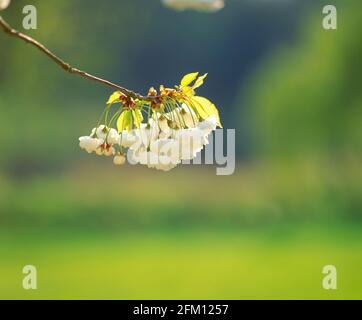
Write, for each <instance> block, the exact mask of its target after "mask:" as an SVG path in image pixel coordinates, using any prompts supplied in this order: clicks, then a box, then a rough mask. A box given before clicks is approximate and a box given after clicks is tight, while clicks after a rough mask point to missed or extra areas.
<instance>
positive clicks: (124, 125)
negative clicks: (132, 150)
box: [117, 110, 132, 133]
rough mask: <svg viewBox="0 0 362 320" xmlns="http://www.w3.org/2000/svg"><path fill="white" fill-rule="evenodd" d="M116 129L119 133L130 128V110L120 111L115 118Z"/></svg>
mask: <svg viewBox="0 0 362 320" xmlns="http://www.w3.org/2000/svg"><path fill="white" fill-rule="evenodd" d="M117 129H118V132H119V133H121V132H122V131H123V130H125V129H126V130H127V131H131V130H132V113H131V110H125V111H123V112H122V113H121V115H120V116H119V118H118V120H117Z"/></svg>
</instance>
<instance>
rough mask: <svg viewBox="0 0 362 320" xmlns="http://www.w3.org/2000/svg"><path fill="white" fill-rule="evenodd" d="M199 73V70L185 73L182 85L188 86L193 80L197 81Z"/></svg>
mask: <svg viewBox="0 0 362 320" xmlns="http://www.w3.org/2000/svg"><path fill="white" fill-rule="evenodd" d="M198 75H199V73H198V72H193V73H189V74H187V75H185V76H184V77H183V78H182V80H181V86H182V87H187V86H188V85H189V84H190V83H191V82H193V81H195V79H196V78H197V76H198Z"/></svg>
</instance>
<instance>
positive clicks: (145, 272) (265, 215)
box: [0, 157, 362, 299]
mask: <svg viewBox="0 0 362 320" xmlns="http://www.w3.org/2000/svg"><path fill="white" fill-rule="evenodd" d="M93 159H94V158H93ZM103 162H104V161H102V160H100V159H94V160H92V158H89V157H88V158H87V161H86V162H85V163H84V162H79V163H78V164H77V165H75V166H74V167H73V168H70V169H69V170H68V171H65V172H62V174H55V173H54V174H53V175H52V176H50V175H47V176H44V175H39V176H36V175H35V176H33V177H32V178H31V179H29V178H27V179H24V180H22V179H13V178H10V177H9V176H5V175H3V176H2V178H1V182H2V183H1V188H0V190H1V192H0V194H1V197H0V199H1V201H0V208H1V211H0V212H1V215H0V219H1V235H0V243H1V245H0V256H1V264H0V275H1V277H0V279H1V281H0V298H20V299H31V298H45V299H51V298H54V299H63V298H68V299H77V298H82V299H85V298H89V299H181V298H185V299H186V298H187V299H242V298H248V299H253V298H261V299H264V298H271V299H280V298H285V299H301V298H308V299H361V298H362V290H361V287H362V278H361V275H360V273H359V272H360V270H361V268H362V255H361V247H362V233H361V231H362V223H361V220H360V214H359V212H360V211H359V209H358V208H360V202H361V199H362V198H361V197H360V192H361V185H362V184H361V183H360V182H361V177H360V174H358V170H356V167H355V166H356V165H358V162H356V163H354V162H353V161H350V162H349V163H348V165H347V164H346V163H344V164H343V165H341V168H344V169H343V171H338V170H334V169H335V165H336V164H335V163H334V162H332V163H330V162H328V161H324V162H322V161H321V163H320V164H319V165H317V163H318V162H317V161H315V159H314V160H313V161H309V162H308V161H304V162H303V163H302V164H300V165H299V166H298V167H296V165H295V164H294V165H293V166H291V165H289V166H286V165H285V166H280V168H278V167H277V166H275V165H274V167H273V170H271V168H270V167H269V166H268V165H267V164H262V163H259V164H258V165H256V164H255V163H254V164H253V165H247V164H245V163H244V164H238V166H237V172H236V174H235V175H233V176H229V177H222V176H216V175H215V171H214V170H215V168H213V167H208V166H203V167H193V166H185V167H180V168H177V169H176V170H174V171H172V172H170V173H168V174H164V173H160V172H156V171H152V170H144V169H143V168H140V167H138V166H137V167H133V166H126V167H122V168H115V167H113V166H112V165H108V164H107V163H103ZM291 177H293V178H291ZM26 264H33V265H35V266H36V267H37V268H38V272H39V275H38V285H39V289H38V290H36V291H25V290H24V289H22V287H21V281H22V277H23V275H22V273H21V270H22V267H23V266H24V265H26ZM327 264H333V265H336V267H337V270H338V280H339V282H338V290H336V291H326V290H324V289H322V287H321V281H322V277H323V275H322V268H323V266H324V265H327Z"/></svg>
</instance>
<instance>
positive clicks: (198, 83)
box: [192, 73, 207, 89]
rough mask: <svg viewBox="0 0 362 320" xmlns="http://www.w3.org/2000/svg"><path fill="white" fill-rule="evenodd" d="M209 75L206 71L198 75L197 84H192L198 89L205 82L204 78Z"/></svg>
mask: <svg viewBox="0 0 362 320" xmlns="http://www.w3.org/2000/svg"><path fill="white" fill-rule="evenodd" d="M206 77H207V73H205V74H204V75H203V76H201V77H198V78H197V80H196V82H195V84H194V85H193V86H192V88H193V89H197V88H198V87H201V86H202V85H203V84H204V80H205V78H206Z"/></svg>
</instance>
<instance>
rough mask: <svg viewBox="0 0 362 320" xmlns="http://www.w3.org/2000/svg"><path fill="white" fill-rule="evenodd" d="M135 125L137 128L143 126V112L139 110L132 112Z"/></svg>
mask: <svg viewBox="0 0 362 320" xmlns="http://www.w3.org/2000/svg"><path fill="white" fill-rule="evenodd" d="M132 117H133V123H134V125H135V127H136V128H139V127H140V126H141V122H142V121H143V115H142V112H141V111H140V110H138V109H136V110H132Z"/></svg>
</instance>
